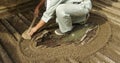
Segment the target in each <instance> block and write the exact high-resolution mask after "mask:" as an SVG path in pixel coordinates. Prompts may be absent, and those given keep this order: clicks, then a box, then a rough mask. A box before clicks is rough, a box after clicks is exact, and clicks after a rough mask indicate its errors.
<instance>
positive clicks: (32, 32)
mask: <svg viewBox="0 0 120 63" xmlns="http://www.w3.org/2000/svg"><path fill="white" fill-rule="evenodd" d="M36 31H37V28H36V27H33V28H32V29H31V30H30V31H29V32H28V33H29V35H30V36H32V35H33V34H34V33H35V32H36Z"/></svg>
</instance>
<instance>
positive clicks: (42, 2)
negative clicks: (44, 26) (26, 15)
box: [34, 0, 45, 17]
mask: <svg viewBox="0 0 120 63" xmlns="http://www.w3.org/2000/svg"><path fill="white" fill-rule="evenodd" d="M44 3H45V0H41V1H40V3H39V4H38V5H37V6H36V8H35V11H34V15H35V16H37V17H38V14H39V9H40V8H41V7H42V6H43V4H44Z"/></svg>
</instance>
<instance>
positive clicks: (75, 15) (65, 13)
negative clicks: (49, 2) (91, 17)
mask: <svg viewBox="0 0 120 63" xmlns="http://www.w3.org/2000/svg"><path fill="white" fill-rule="evenodd" d="M88 13H89V10H88V9H87V8H85V7H84V6H81V5H80V4H73V3H64V4H60V5H59V6H58V7H57V8H56V22H57V23H58V25H59V29H60V30H61V32H63V33H65V32H68V31H71V30H72V28H73V26H72V23H80V22H82V21H85V20H86V15H87V14H88Z"/></svg>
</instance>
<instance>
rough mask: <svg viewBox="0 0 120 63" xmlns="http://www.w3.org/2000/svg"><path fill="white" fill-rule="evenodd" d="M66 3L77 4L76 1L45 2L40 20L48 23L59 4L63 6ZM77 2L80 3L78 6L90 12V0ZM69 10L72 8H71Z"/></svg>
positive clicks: (56, 0) (50, 0) (52, 0)
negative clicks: (44, 9) (45, 5)
mask: <svg viewBox="0 0 120 63" xmlns="http://www.w3.org/2000/svg"><path fill="white" fill-rule="evenodd" d="M66 2H78V0H47V8H46V11H45V12H44V13H43V16H42V18H41V19H42V20H44V21H45V22H48V21H49V20H50V19H51V18H52V17H53V16H54V13H55V11H56V8H57V7H58V6H59V5H60V4H65V3H66ZM79 2H81V4H79V6H81V7H83V8H87V9H89V11H90V10H91V8H92V4H91V0H79ZM71 9H74V8H72V7H71ZM73 11H74V10H73Z"/></svg>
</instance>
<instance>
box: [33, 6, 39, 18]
mask: <svg viewBox="0 0 120 63" xmlns="http://www.w3.org/2000/svg"><path fill="white" fill-rule="evenodd" d="M38 15H39V8H38V7H36V8H35V10H34V16H36V17H38Z"/></svg>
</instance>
